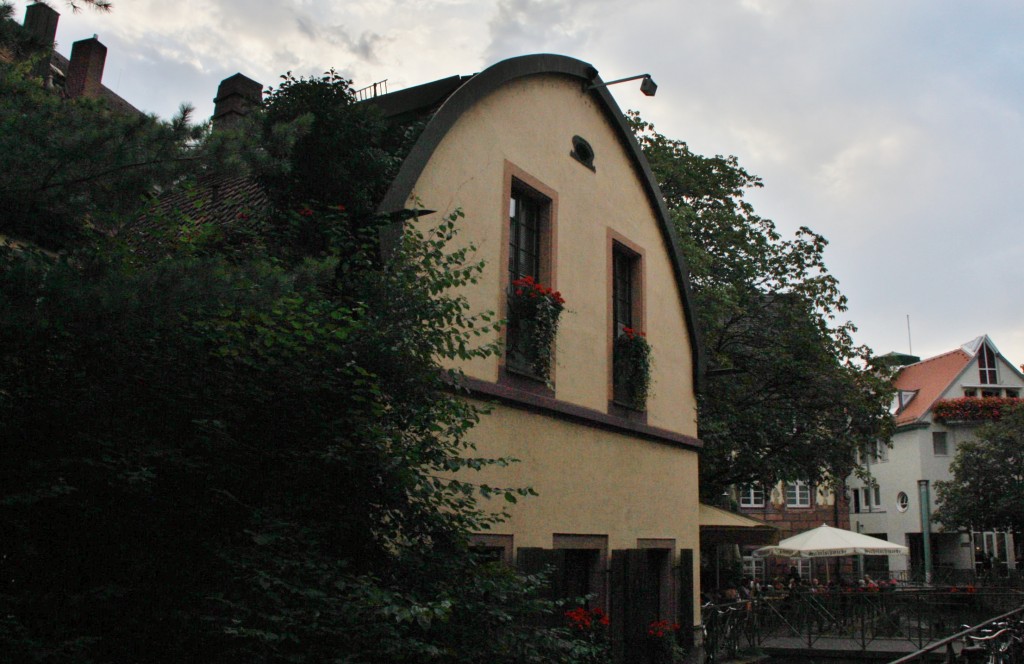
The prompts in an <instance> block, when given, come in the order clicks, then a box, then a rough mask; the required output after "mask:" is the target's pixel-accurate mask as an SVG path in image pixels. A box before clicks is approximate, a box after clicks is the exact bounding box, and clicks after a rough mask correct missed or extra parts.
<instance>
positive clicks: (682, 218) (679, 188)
mask: <svg viewBox="0 0 1024 664" xmlns="http://www.w3.org/2000/svg"><path fill="white" fill-rule="evenodd" d="M630 119H631V121H632V123H633V129H634V133H635V135H636V137H637V139H638V140H639V142H640V145H641V147H642V148H643V150H644V153H645V155H646V156H647V159H648V161H649V162H650V164H651V168H652V170H653V172H654V174H655V176H656V178H657V179H658V183H659V185H660V186H661V190H662V193H663V194H664V196H665V200H666V203H667V205H668V208H669V211H670V213H671V215H672V219H673V221H674V223H675V228H676V231H677V232H678V235H679V238H680V241H681V245H682V246H681V250H682V252H683V254H684V255H685V257H686V259H687V261H688V262H689V267H690V277H691V283H692V285H693V291H694V299H695V302H694V306H695V308H696V311H697V317H698V321H699V325H700V329H701V332H702V334H703V339H702V341H703V343H704V350H705V353H706V359H707V362H708V370H707V374H706V379H705V381H704V390H703V393H702V394H701V395H700V398H699V404H698V405H699V413H700V421H699V423H700V435H701V439H702V440H703V441H704V443H705V451H704V454H703V455H702V457H701V491H702V493H703V494H704V495H707V496H717V495H720V494H721V491H722V490H723V488H725V487H727V486H729V485H734V484H748V483H760V484H763V485H765V486H771V485H772V484H774V483H775V482H777V481H779V480H808V481H812V482H830V483H838V482H841V481H842V480H843V478H845V477H846V476H847V475H848V474H849V472H850V471H851V470H852V469H853V468H854V466H855V463H856V461H855V459H856V452H857V450H858V449H860V448H862V447H863V446H865V445H867V444H870V443H873V442H874V441H883V442H887V441H888V439H889V436H890V431H889V430H890V426H891V425H890V418H889V415H888V410H887V408H888V404H889V393H890V387H889V385H888V381H887V380H886V377H885V376H882V375H879V374H876V373H873V372H868V371H866V370H865V367H866V366H867V360H868V358H869V357H870V349H868V348H866V347H863V346H857V345H855V344H854V342H853V340H852V337H851V334H852V333H853V332H854V331H855V328H854V326H853V324H852V323H849V322H845V323H837V322H836V317H837V315H838V314H840V313H842V312H844V311H846V298H845V297H844V296H843V295H842V294H841V293H840V291H839V285H838V282H837V281H836V279H835V277H833V276H832V275H830V274H829V273H828V271H827V270H826V268H825V264H824V257H823V251H824V249H825V246H826V244H827V241H826V240H825V238H824V237H822V236H821V235H819V234H817V233H815V232H813V231H811V230H810V229H809V228H806V227H802V228H800V229H799V230H798V231H797V232H796V234H795V236H794V237H793V238H790V239H786V238H783V237H782V235H781V234H780V233H779V232H778V231H777V230H776V228H775V224H774V223H773V222H772V221H771V220H769V219H765V218H763V217H760V216H758V215H757V213H756V212H755V211H754V209H753V206H751V204H750V203H749V202H748V201H746V200H745V199H744V198H743V195H744V192H745V191H746V190H748V189H750V188H753V187H760V186H761V180H760V179H759V178H758V177H756V176H754V175H751V174H749V173H748V172H747V171H746V170H744V169H743V168H742V167H741V166H740V165H739V163H738V161H737V159H736V158H735V157H722V156H715V157H704V156H702V155H698V154H694V153H693V152H691V151H690V149H689V147H688V146H687V145H686V143H684V142H682V141H678V140H673V139H669V138H666V137H665V136H663V135H661V134H659V133H657V132H656V131H655V130H654V127H653V125H651V124H649V123H647V122H644V121H643V120H642V119H641V118H640V117H639V116H638V115H636V114H631V116H630Z"/></svg>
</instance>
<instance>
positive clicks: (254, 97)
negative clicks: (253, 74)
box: [213, 73, 263, 129]
mask: <svg viewBox="0 0 1024 664" xmlns="http://www.w3.org/2000/svg"><path fill="white" fill-rule="evenodd" d="M262 101H263V86H262V85H260V84H259V83H257V82H256V81H254V80H252V79H251V78H249V77H248V76H244V75H242V74H241V73H237V74H235V75H234V76H230V77H228V78H225V79H224V80H223V81H221V82H220V86H218V87H217V97H216V98H215V99H214V100H213V103H214V107H213V126H214V128H215V129H222V128H224V127H228V126H230V125H231V124H232V123H234V122H236V121H237V120H238V119H239V118H241V117H242V116H244V115H246V114H247V113H248V112H249V110H250V109H251V108H253V107H255V106H259V105H260V103H261V102H262Z"/></svg>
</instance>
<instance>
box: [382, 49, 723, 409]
mask: <svg viewBox="0 0 1024 664" xmlns="http://www.w3.org/2000/svg"><path fill="white" fill-rule="evenodd" d="M544 74H561V75H565V76H571V77H574V78H578V79H579V80H580V85H581V89H582V86H583V85H584V84H588V85H590V84H596V85H598V86H600V84H601V83H602V81H601V78H600V77H599V76H598V75H597V69H595V68H594V67H593V65H590V64H588V63H586V62H583V61H581V60H576V59H575V58H570V57H567V56H564V55H552V54H540V55H523V56H520V57H516V58H510V59H508V60H502V61H501V62H499V63H497V64H495V65H492V66H491V67H488V68H487V69H485V70H484V71H482V72H480V73H479V74H477V75H476V76H473V77H472V78H470V79H469V80H467V81H466V82H465V83H463V84H462V85H461V86H459V87H458V89H456V90H455V91H454V92H452V94H451V96H450V97H448V99H447V100H446V101H445V102H444V104H443V105H442V106H441V108H439V109H438V111H437V113H435V114H434V116H433V117H432V118H431V120H430V122H429V123H427V126H426V127H425V128H424V130H423V133H422V134H421V135H420V137H419V139H418V140H417V141H416V144H415V145H414V146H413V148H412V150H411V151H410V152H409V155H408V156H407V157H406V159H405V161H404V162H402V166H401V168H400V169H399V171H398V176H397V177H396V178H395V180H394V181H393V182H392V183H391V187H390V188H389V189H388V192H387V194H386V195H385V196H384V200H383V201H382V202H381V204H380V207H379V208H378V211H380V212H384V213H389V212H394V211H396V210H400V209H403V208H404V207H405V205H406V202H407V201H408V199H409V195H410V194H411V193H412V189H413V187H414V186H415V185H416V181H417V180H419V177H420V174H421V173H422V172H423V169H424V168H425V167H426V165H427V162H428V161H429V160H430V157H431V155H432V154H433V153H434V150H435V149H436V148H437V146H438V145H439V144H440V143H441V141H442V140H443V139H444V137H445V135H446V134H447V133H448V131H449V130H450V129H451V128H452V126H454V124H455V122H456V121H457V120H458V119H459V118H460V117H461V116H462V114H463V113H464V112H466V111H467V110H468V109H470V108H471V107H472V106H473V105H474V104H476V103H477V102H478V101H480V100H481V99H483V98H484V97H486V96H487V95H488V94H490V93H491V92H493V91H495V90H496V89H498V88H499V87H501V86H502V85H504V84H506V83H508V82H510V81H513V80H516V79H519V78H524V77H528V76H536V75H544ZM445 80H450V79H445ZM589 94H591V95H593V96H595V97H596V98H597V100H598V102H599V104H598V105H599V107H600V108H601V110H602V111H603V112H604V114H605V116H606V117H607V118H608V120H609V122H610V123H611V124H612V126H613V127H614V128H615V129H616V130H617V133H618V135H619V138H620V140H621V141H622V143H623V146H624V147H625V148H626V152H627V154H629V156H630V158H631V160H632V162H633V165H634V167H635V168H636V169H637V174H638V176H639V178H640V181H641V183H642V184H643V186H644V190H645V191H646V193H647V198H648V200H649V201H650V204H651V207H652V208H653V209H654V211H655V215H656V216H657V218H658V224H659V226H660V229H661V234H662V239H663V240H664V242H665V244H666V246H667V247H668V250H669V255H670V257H671V259H672V269H673V272H674V273H675V280H676V287H677V291H678V293H679V297H680V300H681V301H682V305H683V312H684V316H685V317H686V329H687V332H688V333H689V335H690V340H691V348H692V363H693V385H694V389H696V390H698V391H699V390H700V389H701V387H702V385H703V379H704V353H703V343H702V340H701V335H700V331H699V330H698V328H697V321H696V317H695V315H694V311H693V304H692V303H693V294H692V291H691V289H690V280H689V268H688V266H687V264H686V260H685V259H684V258H683V255H682V253H681V252H680V250H679V241H678V238H677V237H676V232H675V229H674V228H673V226H672V220H671V217H670V216H669V212H668V208H667V207H666V206H665V201H664V198H663V197H662V195H661V189H660V188H659V187H658V184H657V182H656V181H655V179H654V174H653V173H652V172H651V167H650V165H649V164H648V163H647V159H646V157H644V155H643V152H642V151H641V149H640V146H639V144H638V143H637V142H636V138H634V136H633V132H632V131H630V129H629V126H628V125H627V124H626V119H625V117H624V116H623V114H622V111H621V110H620V109H619V107H618V105H617V104H616V103H615V100H614V99H613V98H612V96H611V93H609V92H608V89H607V87H604V86H600V87H595V88H592V89H591V90H589Z"/></svg>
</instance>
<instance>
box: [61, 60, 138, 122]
mask: <svg viewBox="0 0 1024 664" xmlns="http://www.w3.org/2000/svg"><path fill="white" fill-rule="evenodd" d="M50 66H51V67H52V68H53V70H54V74H56V78H57V79H58V85H63V79H64V77H65V76H67V73H68V68H69V67H70V66H71V63H70V62H69V61H68V59H67V58H66V57H64V56H63V55H61V54H60V53H58V52H57V51H54V52H53V54H52V55H51V56H50ZM100 99H103V100H105V101H106V102H107V105H108V106H110V108H111V109H112V110H115V111H118V112H120V113H126V114H135V115H142V111H140V110H139V109H137V108H135V107H134V106H132V105H131V104H129V103H128V102H127V101H125V99H124V98H123V97H121V96H120V95H119V94H117V93H116V92H114V91H113V90H111V89H110V88H108V87H107V86H105V85H101V86H100Z"/></svg>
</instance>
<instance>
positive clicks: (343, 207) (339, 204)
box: [338, 203, 345, 212]
mask: <svg viewBox="0 0 1024 664" xmlns="http://www.w3.org/2000/svg"><path fill="white" fill-rule="evenodd" d="M344 211H345V206H344V205H342V204H341V203H338V212H344Z"/></svg>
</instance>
